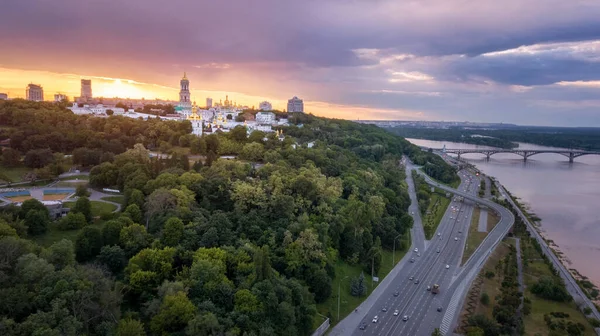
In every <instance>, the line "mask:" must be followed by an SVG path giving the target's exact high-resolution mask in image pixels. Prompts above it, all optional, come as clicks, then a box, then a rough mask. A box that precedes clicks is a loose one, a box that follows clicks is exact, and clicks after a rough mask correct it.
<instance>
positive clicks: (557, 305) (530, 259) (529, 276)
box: [521, 239, 595, 336]
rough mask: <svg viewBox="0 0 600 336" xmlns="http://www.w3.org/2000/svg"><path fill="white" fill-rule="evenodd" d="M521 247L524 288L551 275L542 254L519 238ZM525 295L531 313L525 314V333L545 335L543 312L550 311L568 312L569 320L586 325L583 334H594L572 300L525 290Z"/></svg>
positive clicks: (545, 327) (546, 331) (547, 330)
mask: <svg viewBox="0 0 600 336" xmlns="http://www.w3.org/2000/svg"><path fill="white" fill-rule="evenodd" d="M521 249H522V250H523V259H524V260H523V281H524V282H525V288H529V287H531V286H532V285H533V284H534V283H536V282H537V280H538V279H539V278H540V277H542V276H544V275H547V276H552V270H551V269H550V266H548V264H546V262H544V260H543V259H542V256H541V255H540V254H539V253H538V252H537V251H536V250H535V248H534V247H533V246H532V245H529V244H527V243H526V241H525V240H523V239H522V240H521ZM525 296H526V297H528V298H529V299H530V300H531V314H530V315H528V316H525V317H524V319H523V322H524V324H525V334H526V335H536V334H540V335H547V334H548V332H549V331H550V330H549V329H548V326H547V325H546V322H545V321H544V314H548V313H550V312H564V313H567V314H569V320H570V321H573V322H575V323H577V322H580V323H581V324H583V325H584V326H585V327H586V330H585V332H584V335H586V336H587V335H590V336H592V335H595V333H594V331H593V329H592V326H591V325H590V324H589V322H588V321H587V320H586V319H585V317H584V315H583V313H581V312H580V311H579V310H578V309H577V306H576V305H575V303H574V302H569V303H565V302H555V301H550V300H546V299H542V298H539V297H537V296H536V295H534V294H531V292H529V291H527V290H526V293H525Z"/></svg>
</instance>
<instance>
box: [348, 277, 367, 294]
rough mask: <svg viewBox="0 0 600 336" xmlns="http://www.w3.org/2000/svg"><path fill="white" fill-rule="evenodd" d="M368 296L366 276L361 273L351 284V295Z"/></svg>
mask: <svg viewBox="0 0 600 336" xmlns="http://www.w3.org/2000/svg"><path fill="white" fill-rule="evenodd" d="M365 294H367V286H366V284H365V274H364V273H362V272H361V273H360V275H359V276H358V277H356V278H354V279H352V282H351V284H350V295H352V296H364V295H365Z"/></svg>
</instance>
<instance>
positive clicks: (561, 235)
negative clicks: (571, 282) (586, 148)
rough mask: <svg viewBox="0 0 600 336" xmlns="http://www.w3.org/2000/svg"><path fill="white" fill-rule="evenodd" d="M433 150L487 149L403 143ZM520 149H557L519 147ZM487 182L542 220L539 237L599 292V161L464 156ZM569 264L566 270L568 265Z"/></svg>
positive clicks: (548, 156)
mask: <svg viewBox="0 0 600 336" xmlns="http://www.w3.org/2000/svg"><path fill="white" fill-rule="evenodd" d="M407 140H408V141H410V142H412V143H414V144H416V145H418V146H426V147H432V148H442V147H443V146H444V145H446V148H449V149H452V148H469V149H470V148H482V149H483V148H489V147H484V146H475V145H470V144H463V143H456V142H449V141H431V140H421V139H407ZM519 148H520V149H557V148H553V147H545V146H538V145H533V144H525V143H520V144H519ZM461 159H464V160H466V161H468V162H470V163H472V164H474V165H475V166H476V167H477V168H478V169H479V170H481V171H482V172H484V173H485V174H486V175H488V176H493V177H495V178H497V179H498V180H499V181H500V183H502V185H504V186H505V187H506V188H507V189H508V190H509V191H510V192H511V193H512V194H513V195H514V196H516V197H519V198H520V199H521V200H520V201H521V203H524V204H526V205H527V206H529V208H530V209H531V211H532V212H534V213H535V214H536V215H537V216H538V217H540V218H541V219H542V222H541V223H542V225H541V231H542V232H543V233H544V235H545V236H546V237H547V238H548V239H551V240H553V241H554V243H555V244H556V245H558V246H559V249H560V250H561V251H562V252H563V253H564V254H565V256H566V257H567V263H568V265H567V267H568V268H574V269H577V271H579V273H581V274H582V275H585V276H587V277H588V278H590V280H591V281H592V282H594V283H595V284H596V285H598V286H600V267H598V264H599V262H598V260H600V155H587V156H582V157H578V158H575V162H574V163H572V164H569V160H568V158H567V157H565V156H563V155H560V154H537V155H534V156H531V157H529V158H528V159H527V162H524V161H523V158H522V157H521V156H518V155H516V154H509V153H500V154H494V155H492V156H491V157H490V160H489V161H487V160H486V158H485V156H484V155H483V154H463V155H461ZM569 263H570V264H569Z"/></svg>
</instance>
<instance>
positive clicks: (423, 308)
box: [394, 191, 476, 335]
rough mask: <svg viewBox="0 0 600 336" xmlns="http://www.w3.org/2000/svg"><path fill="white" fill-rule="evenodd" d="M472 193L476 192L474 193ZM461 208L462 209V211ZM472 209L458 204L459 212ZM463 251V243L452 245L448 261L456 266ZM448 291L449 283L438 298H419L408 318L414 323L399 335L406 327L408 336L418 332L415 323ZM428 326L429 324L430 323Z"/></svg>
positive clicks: (468, 204) (419, 324) (471, 205)
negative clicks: (454, 262)
mask: <svg viewBox="0 0 600 336" xmlns="http://www.w3.org/2000/svg"><path fill="white" fill-rule="evenodd" d="M474 192H476V191H474ZM463 208H464V209H463ZM473 208H474V204H471V203H462V204H460V211H463V210H467V211H468V212H470V213H472V211H473ZM463 250H464V241H461V244H458V245H453V246H452V249H451V253H450V256H449V259H450V260H454V261H456V264H458V263H459V260H458V259H459V258H460V256H461V255H462V253H461V252H462V251H463ZM447 260H448V259H447ZM451 263H452V262H451ZM441 266H442V269H440V270H439V272H438V274H442V273H443V271H445V267H444V266H443V265H441ZM455 267H456V268H458V266H455ZM455 267H453V268H455ZM449 271H450V270H449ZM435 276H436V275H435V274H434V277H435ZM450 290H451V283H450V284H449V285H448V287H447V290H446V291H443V292H442V294H440V296H436V295H424V296H421V298H420V299H419V301H418V302H417V303H416V305H413V306H415V307H416V308H413V310H412V311H411V314H412V315H413V316H410V318H409V321H411V320H412V321H414V322H411V323H407V324H406V325H404V326H403V327H402V328H401V329H400V334H402V332H403V331H404V329H405V328H407V327H408V329H409V330H408V334H410V335H413V334H414V331H413V329H415V327H416V328H417V330H418V328H420V326H421V323H418V324H417V321H419V322H422V321H423V318H424V317H425V316H423V317H421V315H422V314H425V315H426V316H427V315H428V312H429V311H430V309H428V308H430V307H431V304H432V303H433V302H434V301H436V299H437V298H438V297H439V298H440V302H443V301H444V297H445V296H446V294H447V291H450ZM423 300H425V301H426V302H425V304H421V303H422V301H423ZM413 301H414V299H413ZM418 307H420V308H419V309H418V311H417V313H416V315H415V310H416V309H417V308H418ZM436 311H437V309H436ZM430 324H431V323H430ZM394 331H396V329H395V328H394Z"/></svg>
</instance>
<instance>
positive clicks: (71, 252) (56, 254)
mask: <svg viewBox="0 0 600 336" xmlns="http://www.w3.org/2000/svg"><path fill="white" fill-rule="evenodd" d="M41 256H42V258H44V259H46V260H47V261H48V262H49V263H51V264H53V265H54V266H55V267H56V268H57V269H59V270H61V269H63V268H65V267H67V266H72V265H75V248H74V247H73V242H72V241H70V240H67V239H62V240H60V241H58V242H56V243H54V244H52V245H51V246H50V247H49V248H48V249H46V250H44V251H43V252H42V254H41Z"/></svg>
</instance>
